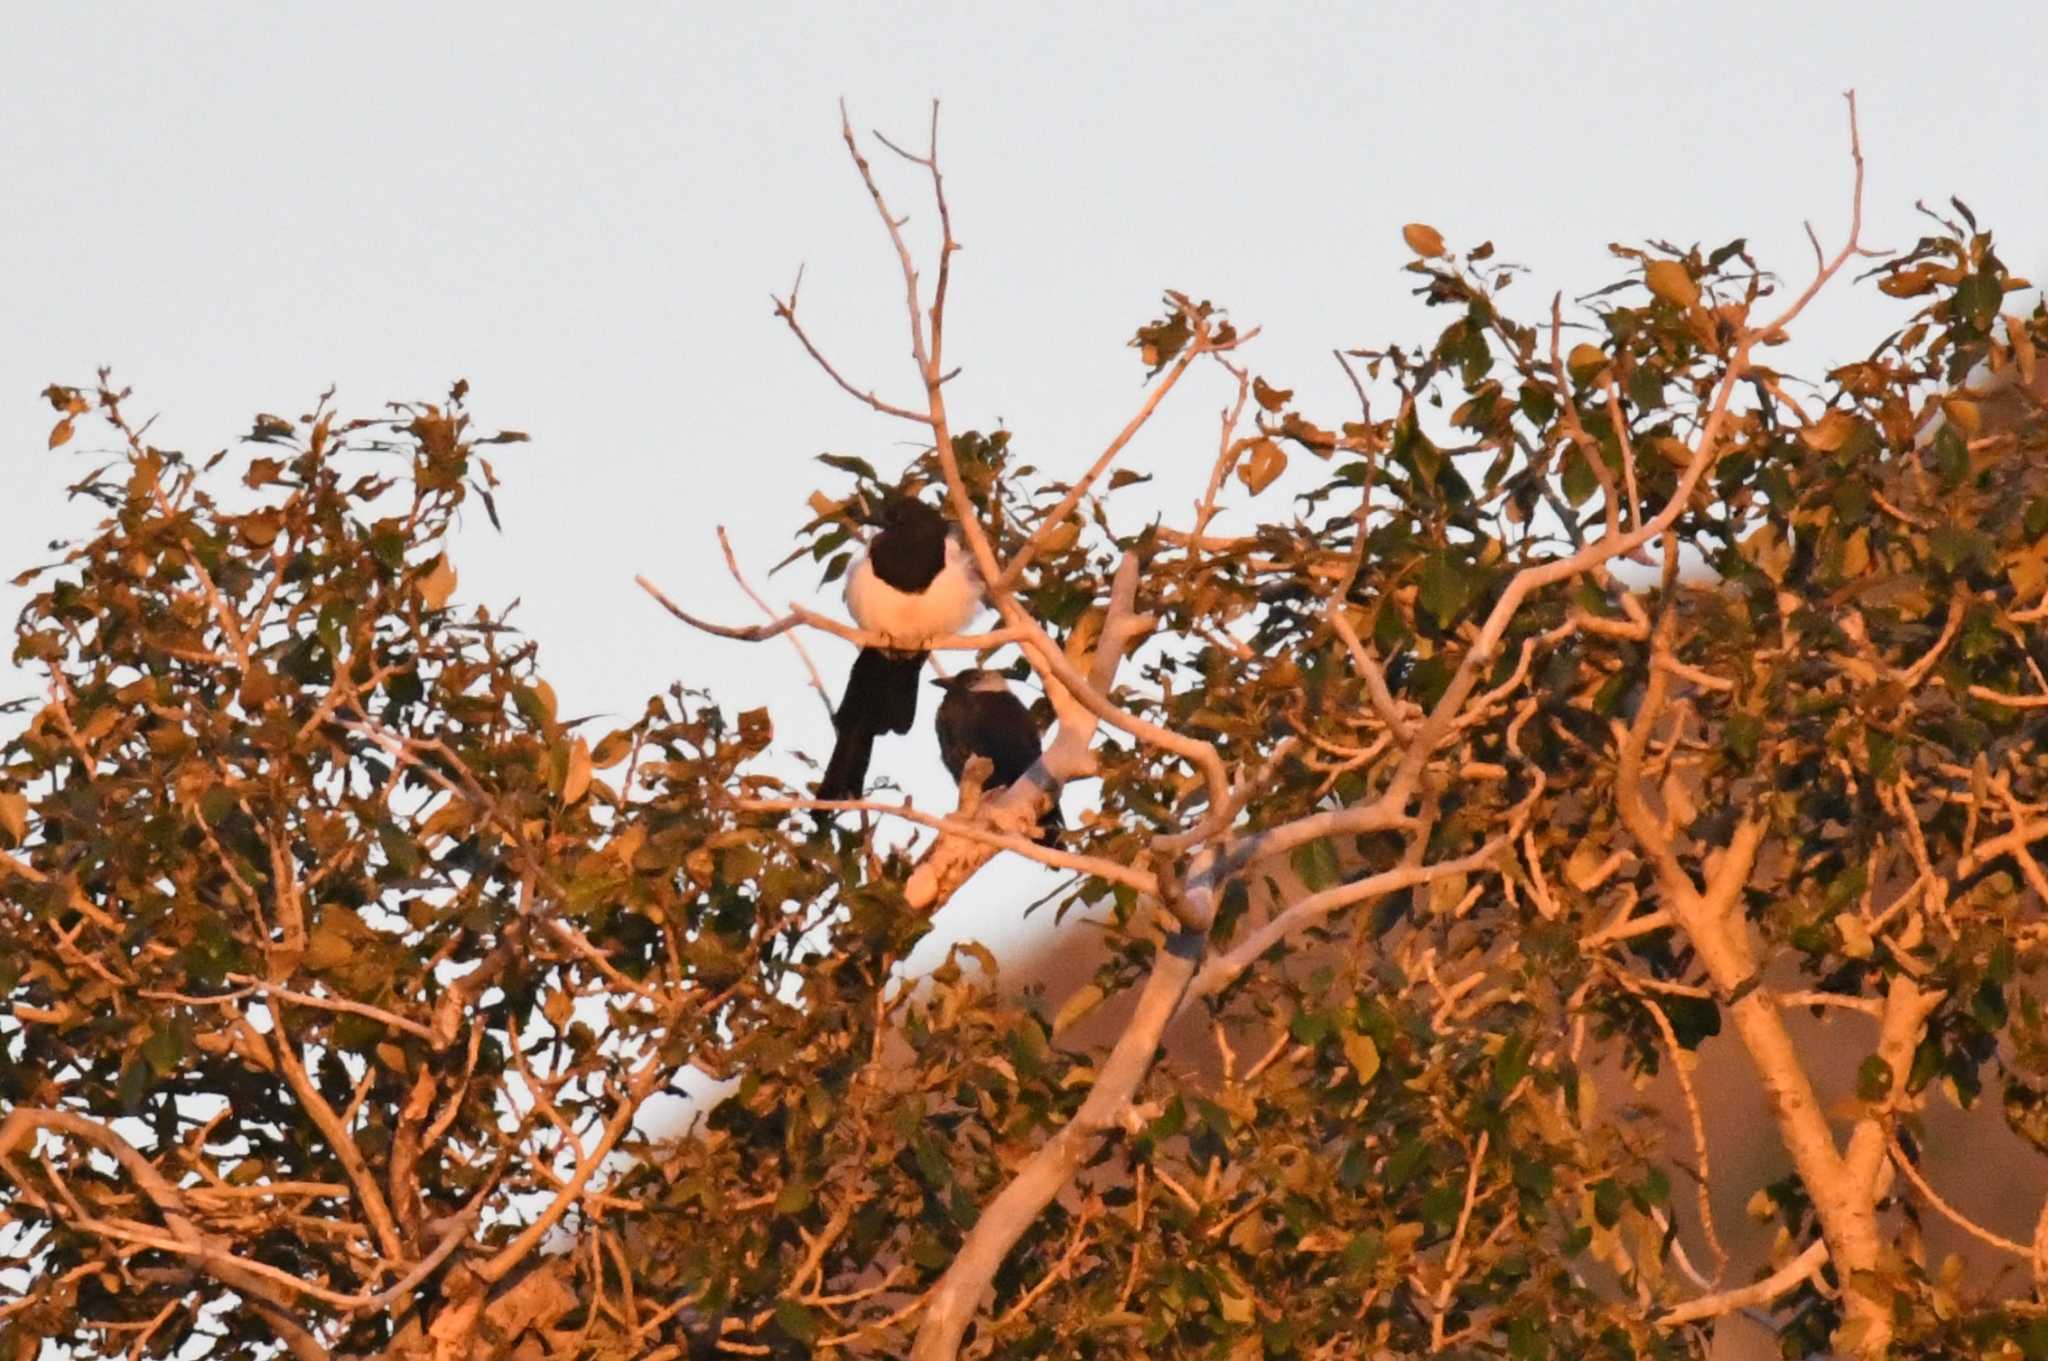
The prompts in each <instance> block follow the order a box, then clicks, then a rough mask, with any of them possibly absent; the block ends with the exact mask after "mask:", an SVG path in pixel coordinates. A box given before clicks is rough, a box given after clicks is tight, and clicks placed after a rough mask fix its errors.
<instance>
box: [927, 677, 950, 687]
mask: <svg viewBox="0 0 2048 1361" xmlns="http://www.w3.org/2000/svg"><path fill="white" fill-rule="evenodd" d="M930 683H931V684H932V685H935V686H937V687H938V688H939V689H941V690H950V689H952V688H953V678H952V677H951V676H933V677H932V678H931V682H930Z"/></svg>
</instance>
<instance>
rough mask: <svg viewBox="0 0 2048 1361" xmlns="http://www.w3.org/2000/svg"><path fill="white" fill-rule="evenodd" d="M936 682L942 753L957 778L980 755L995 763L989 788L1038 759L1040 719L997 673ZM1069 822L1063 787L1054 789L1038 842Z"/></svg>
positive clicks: (1008, 781) (1053, 840)
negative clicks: (1061, 798)
mask: <svg viewBox="0 0 2048 1361" xmlns="http://www.w3.org/2000/svg"><path fill="white" fill-rule="evenodd" d="M932 684H933V685H936V686H938V687H939V688H940V689H942V690H944V691H945V692H946V697H945V698H944V699H942V700H940V701H939V714H938V720H937V724H936V726H937V728H938V734H939V759H940V760H941V761H944V762H945V763H946V770H947V773H949V774H950V775H952V777H953V778H954V780H956V781H957V780H959V778H960V772H961V771H962V770H964V769H966V767H967V762H968V761H969V760H970V759H972V758H973V757H976V756H985V757H987V758H988V761H989V764H990V766H992V767H993V769H992V770H991V771H990V772H989V775H988V778H987V779H986V780H985V781H984V782H983V785H982V787H983V788H984V789H986V790H991V791H992V790H997V789H1003V788H1006V787H1008V786H1009V785H1012V784H1015V783H1016V782H1017V781H1019V780H1021V779H1023V778H1024V774H1025V772H1026V771H1028V770H1030V769H1031V767H1032V766H1034V765H1036V764H1038V756H1039V751H1040V747H1039V739H1038V724H1037V723H1035V722H1033V721H1032V718H1031V711H1030V710H1029V709H1027V708H1025V707H1024V702H1023V701H1022V700H1020V699H1018V698H1017V697H1016V696H1015V695H1013V694H1011V693H1010V687H1009V684H1008V683H1007V682H1005V681H1004V680H1003V678H1002V676H1001V675H1000V674H999V673H997V672H994V671H983V670H980V669H978V668H977V669H971V670H967V671H962V672H960V673H959V674H958V675H955V676H947V677H942V678H941V679H938V680H935V681H933V682H932ZM1065 825H1066V822H1065V820H1064V819H1063V818H1062V817H1061V816H1060V801H1059V791H1058V790H1054V791H1053V798H1052V803H1051V806H1049V807H1048V808H1047V809H1046V810H1045V812H1044V813H1043V814H1042V815H1040V817H1039V820H1038V831H1039V836H1038V841H1039V844H1040V845H1042V846H1055V845H1058V844H1059V837H1060V830H1061V829H1062V828H1063V827H1065Z"/></svg>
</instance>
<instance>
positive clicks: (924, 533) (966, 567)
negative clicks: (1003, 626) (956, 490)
mask: <svg viewBox="0 0 2048 1361" xmlns="http://www.w3.org/2000/svg"><path fill="white" fill-rule="evenodd" d="M846 608H847V610H848V611H849V612H850V613H851V614H852V615H853V619H854V622H855V623H857V624H859V625H860V626H861V628H862V629H863V630H865V631H867V632H869V633H875V634H880V635H881V636H882V637H883V638H884V639H886V640H887V643H886V645H885V646H880V647H864V648H862V649H861V650H860V655H859V656H858V657H855V658H854V659H853V671H852V673H851V674H850V675H848V676H847V678H846V692H845V693H844V694H843V695H841V696H840V698H839V707H838V708H837V709H836V710H834V711H833V714H832V726H833V729H834V730H835V732H836V734H837V737H836V739H835V740H834V742H833V744H832V759H831V760H830V761H828V762H827V763H826V765H825V777H824V779H823V780H821V781H820V782H819V784H818V797H819V798H821V799H857V798H859V797H860V795H861V791H862V790H863V789H864V788H865V787H866V785H867V778H868V758H869V757H870V756H871V755H872V754H873V752H874V746H875V738H876V737H877V736H878V735H880V734H882V733H907V732H909V731H910V729H911V725H912V724H914V723H915V722H916V721H917V682H918V678H919V676H920V675H921V674H922V673H923V671H924V659H925V656H926V649H925V646H924V644H926V643H928V642H930V641H931V640H932V639H934V638H943V637H945V636H947V635H948V634H955V633H959V632H961V631H963V630H964V629H966V627H967V626H968V625H969V624H971V623H973V622H974V617H975V616H976V615H978V614H980V613H981V612H982V610H983V608H985V604H984V588H983V586H982V582H981V574H980V573H979V572H977V571H976V570H975V567H974V560H973V558H971V557H970V556H969V555H968V552H967V549H966V547H965V546H964V545H963V544H962V543H961V542H960V540H959V538H958V536H957V535H956V534H954V533H953V532H951V528H950V527H949V526H948V525H947V523H946V519H945V517H944V516H942V515H940V514H939V512H938V511H936V510H934V509H932V507H930V506H928V505H926V504H925V503H924V502H923V501H920V500H918V499H917V498H916V497H914V496H899V497H897V498H895V499H894V500H892V501H890V502H889V504H888V505H887V506H886V507H884V508H883V511H882V515H881V529H880V532H879V533H877V534H876V535H875V537H874V538H873V539H872V540H871V541H869V543H868V549H867V552H866V553H865V554H863V555H862V556H861V560H860V561H859V562H858V563H856V564H854V568H853V570H852V571H851V572H849V573H847V575H846Z"/></svg>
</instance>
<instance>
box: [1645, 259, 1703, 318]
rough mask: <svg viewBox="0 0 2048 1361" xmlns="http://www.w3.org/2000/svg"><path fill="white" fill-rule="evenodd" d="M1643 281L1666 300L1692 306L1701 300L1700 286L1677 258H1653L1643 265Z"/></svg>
mask: <svg viewBox="0 0 2048 1361" xmlns="http://www.w3.org/2000/svg"><path fill="white" fill-rule="evenodd" d="M1643 282H1645V283H1647V284H1648V285H1649V286H1650V291H1651V292H1652V293H1654V294H1656V295H1657V296H1658V297H1660V298H1662V299H1664V301H1666V302H1672V303H1677V304H1678V305H1679V306H1680V307H1690V306H1692V305H1693V304H1694V303H1696V302H1698V301H1699V300H1700V286H1699V284H1698V283H1697V282H1695V281H1694V279H1693V277H1692V274H1691V273H1690V272H1689V271H1688V270H1687V269H1686V267H1685V266H1684V265H1683V264H1682V263H1680V262H1679V261H1677V260H1652V261H1650V263H1649V264H1647V265H1645V266H1644V267H1643Z"/></svg>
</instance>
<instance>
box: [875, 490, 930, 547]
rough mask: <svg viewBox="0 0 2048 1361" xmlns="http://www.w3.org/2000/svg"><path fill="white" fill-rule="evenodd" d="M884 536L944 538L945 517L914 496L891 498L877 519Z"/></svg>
mask: <svg viewBox="0 0 2048 1361" xmlns="http://www.w3.org/2000/svg"><path fill="white" fill-rule="evenodd" d="M876 523H878V524H879V525H880V526H881V529H882V532H883V533H884V534H897V533H907V534H909V535H911V536H913V537H918V538H922V537H924V536H926V535H932V536H937V537H941V538H942V537H944V536H945V533H946V520H945V517H944V516H942V515H940V514H939V513H938V512H937V511H936V510H933V509H932V508H931V507H930V506H928V505H926V504H925V503H924V502H923V501H921V500H919V499H918V498H917V497H915V496H892V497H890V498H889V503H888V504H887V505H885V506H883V507H882V513H881V515H880V516H879V517H877V521H876Z"/></svg>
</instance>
